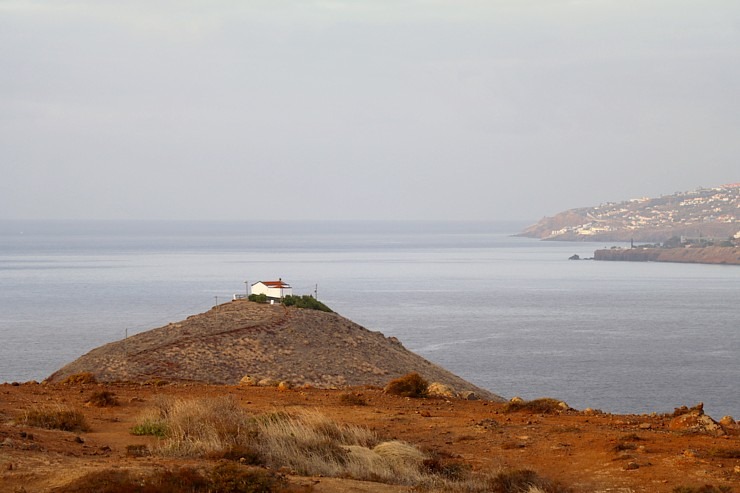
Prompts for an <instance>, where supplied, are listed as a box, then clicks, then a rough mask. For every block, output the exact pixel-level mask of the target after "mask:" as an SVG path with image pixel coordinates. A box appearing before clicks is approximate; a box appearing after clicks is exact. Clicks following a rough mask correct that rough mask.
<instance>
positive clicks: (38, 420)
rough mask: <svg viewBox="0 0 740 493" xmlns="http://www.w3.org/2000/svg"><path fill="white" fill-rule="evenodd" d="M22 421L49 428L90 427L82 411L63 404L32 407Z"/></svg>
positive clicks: (80, 428) (78, 428)
mask: <svg viewBox="0 0 740 493" xmlns="http://www.w3.org/2000/svg"><path fill="white" fill-rule="evenodd" d="M20 421H21V422H22V423H23V424H26V425H28V426H35V427H37V428H46V429H49V430H62V431H88V430H89V429H90V426H89V425H88V424H87V420H86V419H85V416H84V415H83V414H82V413H81V412H79V411H77V410H74V409H70V408H68V407H65V406H61V405H59V406H52V407H41V408H39V409H30V410H28V411H26V412H25V413H24V414H23V416H22V417H21V419H20Z"/></svg>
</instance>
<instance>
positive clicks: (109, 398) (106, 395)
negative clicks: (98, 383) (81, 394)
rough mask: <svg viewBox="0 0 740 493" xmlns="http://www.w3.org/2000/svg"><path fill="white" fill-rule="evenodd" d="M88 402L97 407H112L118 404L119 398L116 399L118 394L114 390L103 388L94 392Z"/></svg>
mask: <svg viewBox="0 0 740 493" xmlns="http://www.w3.org/2000/svg"><path fill="white" fill-rule="evenodd" d="M87 403H88V404H90V405H91V406H95V407H111V406H117V405H118V399H116V394H114V393H113V392H109V391H107V390H103V391H100V392H93V394H92V395H91V396H90V399H88V400H87Z"/></svg>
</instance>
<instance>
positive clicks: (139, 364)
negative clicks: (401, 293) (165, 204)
mask: <svg viewBox="0 0 740 493" xmlns="http://www.w3.org/2000/svg"><path fill="white" fill-rule="evenodd" d="M85 372H89V373H92V374H93V375H94V376H95V378H96V379H97V380H98V381H101V382H113V381H129V382H146V381H151V380H164V381H170V382H175V381H180V382H183V381H192V382H205V383H217V384H233V385H236V384H238V383H240V381H241V383H242V385H244V384H247V380H248V381H249V383H254V382H256V383H257V384H258V385H261V384H262V383H261V382H266V381H270V382H276V383H277V382H286V385H287V384H290V385H293V386H299V385H310V386H314V387H321V388H331V387H344V386H358V385H375V386H383V385H385V384H386V383H387V382H388V381H389V380H391V379H394V378H398V377H400V376H402V375H405V374H407V373H410V372H417V373H419V374H420V375H422V376H423V377H424V378H425V379H427V380H428V381H430V382H440V383H442V384H445V385H448V386H450V387H451V388H453V389H455V391H456V392H465V391H467V392H474V393H475V394H476V395H478V396H480V397H481V398H483V399H489V400H501V398H500V397H499V396H497V395H495V394H493V393H491V392H489V391H487V390H484V389H481V388H479V387H476V386H475V385H473V384H471V383H470V382H467V381H465V380H463V379H462V378H460V377H458V376H456V375H454V374H452V373H450V372H449V371H447V370H445V369H443V368H441V367H439V366H437V365H434V364H433V363H431V362H429V361H427V360H425V359H424V358H422V357H421V356H419V355H417V354H414V353H412V352H411V351H408V350H407V349H406V348H404V347H403V345H402V344H401V343H400V342H398V340H397V339H395V338H388V337H385V336H384V335H383V334H381V333H380V332H372V331H369V330H367V329H365V328H363V327H361V326H360V325H358V324H355V323H354V322H352V321H350V320H348V319H346V318H344V317H341V316H340V315H338V314H335V313H325V312H319V311H315V310H307V309H301V308H296V307H284V306H282V305H264V304H258V303H253V302H250V301H246V300H236V301H233V302H231V303H226V304H224V305H219V306H218V307H215V308H213V309H212V310H209V311H208V312H206V313H203V314H200V315H194V316H191V317H188V318H187V319H186V320H183V321H181V322H178V323H173V324H169V325H166V326H164V327H160V328H157V329H153V330H150V331H147V332H143V333H141V334H137V335H135V336H132V337H129V338H127V339H124V340H122V341H118V342H113V343H110V344H106V345H104V346H101V347H99V348H96V349H93V350H92V351H90V352H89V353H87V354H86V355H84V356H82V357H80V358H79V359H77V360H76V361H74V362H72V363H69V364H68V365H66V366H64V367H63V368H61V369H60V370H58V371H57V372H55V373H54V374H52V375H51V376H50V377H49V378H48V381H51V382H59V381H62V380H64V379H65V378H67V377H69V376H70V375H74V374H79V373H85Z"/></svg>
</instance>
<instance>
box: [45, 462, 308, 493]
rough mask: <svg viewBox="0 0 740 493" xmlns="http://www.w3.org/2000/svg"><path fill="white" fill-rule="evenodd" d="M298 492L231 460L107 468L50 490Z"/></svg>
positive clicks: (108, 492)
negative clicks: (199, 465) (147, 470)
mask: <svg viewBox="0 0 740 493" xmlns="http://www.w3.org/2000/svg"><path fill="white" fill-rule="evenodd" d="M90 491H94V492H96V493H180V492H183V491H187V492H189V493H289V492H293V493H297V492H299V491H303V492H307V491H311V489H310V488H308V487H295V486H290V485H289V484H288V483H287V482H286V481H285V479H283V478H282V477H280V476H279V475H277V474H276V473H274V472H271V471H267V470H265V469H258V468H252V467H246V466H241V465H238V464H234V463H224V464H219V465H217V466H216V467H214V468H213V469H212V470H210V471H209V472H205V473H204V472H201V471H198V470H196V469H191V468H182V469H176V470H163V471H156V472H155V473H153V474H151V475H148V476H141V475H139V474H134V473H132V472H130V471H128V470H121V469H107V470H104V471H96V472H92V473H88V474H86V475H84V476H82V477H80V478H78V479H77V480H75V481H72V482H71V483H70V484H68V485H66V486H63V487H59V488H55V489H54V490H53V493H88V492H90Z"/></svg>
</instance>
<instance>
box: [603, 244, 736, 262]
mask: <svg viewBox="0 0 740 493" xmlns="http://www.w3.org/2000/svg"><path fill="white" fill-rule="evenodd" d="M594 260H606V261H625V262H678V263H688V264H721V265H740V248H738V247H715V246H709V247H689V248H682V247H676V248H610V249H602V250H596V251H595V252H594Z"/></svg>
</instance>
